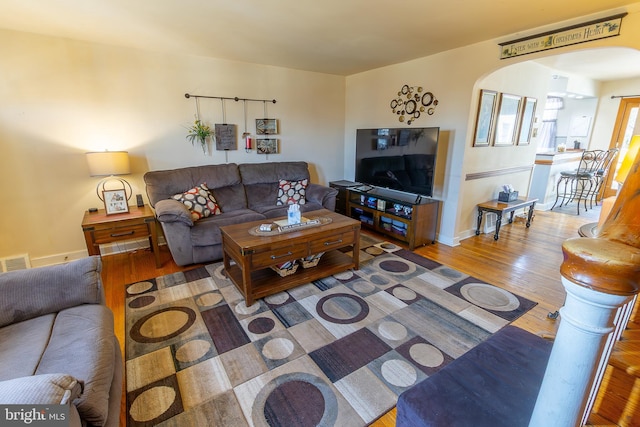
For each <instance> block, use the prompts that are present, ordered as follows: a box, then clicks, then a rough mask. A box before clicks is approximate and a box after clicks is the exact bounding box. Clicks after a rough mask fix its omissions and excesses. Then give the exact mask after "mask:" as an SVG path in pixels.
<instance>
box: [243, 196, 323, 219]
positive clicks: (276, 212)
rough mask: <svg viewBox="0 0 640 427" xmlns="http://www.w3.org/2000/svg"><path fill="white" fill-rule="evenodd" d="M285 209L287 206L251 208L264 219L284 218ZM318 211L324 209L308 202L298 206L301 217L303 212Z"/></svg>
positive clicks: (319, 205)
mask: <svg viewBox="0 0 640 427" xmlns="http://www.w3.org/2000/svg"><path fill="white" fill-rule="evenodd" d="M287 209H288V206H287V205H280V206H278V205H275V206H274V205H266V206H255V207H254V208H253V210H255V211H256V212H259V213H261V214H262V215H264V216H265V217H266V218H278V217H286V216H287ZM318 209H324V206H322V205H321V204H319V203H316V202H310V201H308V200H307V203H305V204H304V205H300V211H301V212H302V214H303V216H304V213H305V212H310V211H316V210H318Z"/></svg>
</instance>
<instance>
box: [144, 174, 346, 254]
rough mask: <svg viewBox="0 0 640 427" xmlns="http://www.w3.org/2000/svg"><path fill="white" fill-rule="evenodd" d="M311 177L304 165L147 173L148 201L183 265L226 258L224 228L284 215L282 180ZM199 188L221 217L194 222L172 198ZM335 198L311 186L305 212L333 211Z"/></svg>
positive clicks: (334, 192)
mask: <svg viewBox="0 0 640 427" xmlns="http://www.w3.org/2000/svg"><path fill="white" fill-rule="evenodd" d="M309 178H310V177H309V168H308V165H307V163H306V162H272V163H245V164H235V163H228V164H220V165H206V166H194V167H186V168H180V169H173V170H162V171H151V172H147V173H146V174H145V175H144V181H145V184H146V190H147V196H148V197H149V202H150V204H151V206H152V207H153V208H154V209H155V212H156V217H157V219H158V221H159V222H160V224H161V226H162V230H163V232H164V236H165V239H166V241H167V245H168V246H169V250H170V251H171V255H172V256H173V259H174V261H175V262H176V264H178V265H180V266H184V265H188V264H195V263H204V262H210V261H216V260H220V259H222V236H221V234H220V227H221V226H225V225H230V224H239V223H243V222H248V221H257V220H262V219H267V218H275V217H279V216H286V212H287V205H277V204H276V201H277V196H278V189H279V182H280V180H290V181H300V180H304V179H307V180H309ZM201 184H206V186H207V187H208V189H209V190H210V192H211V194H212V195H213V196H214V197H215V200H216V202H217V203H218V205H219V207H220V210H221V213H220V214H219V215H212V216H208V217H206V218H202V219H199V220H197V221H194V220H193V218H192V216H191V213H190V211H189V209H188V208H187V207H186V206H185V204H184V203H182V202H180V201H177V200H173V199H172V196H174V195H176V194H179V193H182V192H184V191H187V190H189V189H191V188H193V187H195V186H197V185H201ZM337 194H338V191H337V190H335V189H333V188H330V187H327V186H324V185H320V184H313V183H310V182H309V184H308V185H307V187H306V196H305V204H302V205H301V211H302V212H303V213H304V212H309V211H313V210H317V209H322V208H324V209H328V210H331V211H333V210H334V209H335V204H336V195H337Z"/></svg>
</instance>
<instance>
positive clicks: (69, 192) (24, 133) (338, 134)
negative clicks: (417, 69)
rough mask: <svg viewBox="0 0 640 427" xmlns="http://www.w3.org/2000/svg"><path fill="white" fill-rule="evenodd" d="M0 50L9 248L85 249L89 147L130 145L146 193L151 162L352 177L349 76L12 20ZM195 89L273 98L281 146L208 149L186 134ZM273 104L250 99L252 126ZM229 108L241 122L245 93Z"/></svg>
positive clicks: (1, 240) (4, 225)
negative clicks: (36, 28) (139, 46)
mask: <svg viewBox="0 0 640 427" xmlns="http://www.w3.org/2000/svg"><path fill="white" fill-rule="evenodd" d="M0 51H1V52H2V55H0V75H2V78H1V79H0V99H2V103H0V147H2V150H1V151H0V194H2V195H3V203H2V212H1V213H0V236H1V237H0V257H5V256H13V255H15V254H21V253H28V254H29V255H30V257H31V259H32V263H33V264H34V265H38V264H47V263H52V262H56V261H61V260H63V259H64V257H69V259H72V258H75V257H79V256H84V255H86V247H85V243H84V238H83V234H82V230H81V226H80V223H81V221H82V216H83V214H84V211H85V210H86V209H87V208H89V207H91V206H100V205H101V202H100V200H99V199H98V198H97V197H96V194H95V186H96V184H97V183H98V181H99V178H91V177H89V171H88V166H87V164H86V161H85V158H84V153H85V152H86V151H93V150H104V149H109V150H128V151H129V154H130V157H131V161H132V169H133V173H132V174H131V175H129V176H126V177H125V178H126V179H127V180H128V181H129V182H130V183H131V184H132V186H133V192H134V194H135V193H142V194H144V197H145V200H146V194H145V191H144V183H143V181H142V175H143V174H144V172H146V171H148V170H152V169H166V168H177V167H182V166H190V165H202V164H217V163H225V162H227V161H228V162H235V163H243V162H261V161H288V160H304V161H307V162H309V163H310V167H311V173H312V180H313V181H314V182H319V183H325V184H326V183H327V182H328V181H330V180H335V179H342V177H343V163H344V161H343V153H344V150H343V135H344V117H345V113H344V99H345V88H344V78H343V77H340V76H334V75H326V74H319V73H310V72H303V71H296V70H291V69H285V68H278V67H271V66H263V65H255V64H246V63H237V62H230V61H223V60H216V59H208V58H201V57H195V56H180V55H165V54H157V53H152V52H143V51H137V50H132V49H124V48H116V47H109V46H104V45H98V44H91V43H83V42H77V41H71V40H66V39H59V38H52V37H45V36H37V35H31V34H26V33H19V32H13V31H0ZM187 92H188V93H191V94H199V95H213V96H229V97H235V96H238V97H241V98H256V99H273V98H275V99H276V100H277V103H276V104H268V105H267V112H268V115H269V117H270V118H277V119H278V120H279V123H280V135H279V136H278V137H279V138H280V150H281V152H280V154H277V155H268V156H265V155H258V154H256V151H255V150H254V151H253V152H251V153H250V154H247V153H245V151H244V149H243V146H240V147H239V148H241V149H239V150H237V151H229V152H227V154H228V155H227V156H225V153H223V152H213V154H212V155H211V156H205V155H203V153H202V150H201V149H200V148H199V147H192V146H191V144H190V143H189V142H187V141H186V139H185V135H186V129H185V127H186V126H188V125H189V124H190V123H192V121H193V120H194V115H195V111H196V110H195V100H194V99H186V98H185V97H184V94H185V93H187ZM263 107H264V105H263V104H262V103H248V104H247V109H248V120H249V124H248V129H249V131H250V132H252V133H255V119H256V118H263V116H264V109H263ZM226 111H227V112H226V119H227V122H228V123H234V124H237V125H238V133H239V134H242V132H243V131H244V119H243V109H242V103H241V102H238V103H236V102H234V101H228V102H227V108H226ZM201 118H202V119H203V120H204V121H206V122H208V123H210V124H214V123H222V108H221V103H220V101H219V100H215V101H214V100H202V101H201ZM254 137H255V135H254ZM131 203H132V204H135V199H133V200H132V201H131Z"/></svg>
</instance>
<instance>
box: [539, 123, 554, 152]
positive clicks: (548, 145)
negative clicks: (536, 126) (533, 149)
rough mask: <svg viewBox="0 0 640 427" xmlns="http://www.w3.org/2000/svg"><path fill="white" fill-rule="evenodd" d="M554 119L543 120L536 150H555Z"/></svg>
mask: <svg viewBox="0 0 640 427" xmlns="http://www.w3.org/2000/svg"><path fill="white" fill-rule="evenodd" d="M556 132H557V124H556V120H543V121H542V127H541V128H540V145H538V151H539V152H544V151H555V150H556Z"/></svg>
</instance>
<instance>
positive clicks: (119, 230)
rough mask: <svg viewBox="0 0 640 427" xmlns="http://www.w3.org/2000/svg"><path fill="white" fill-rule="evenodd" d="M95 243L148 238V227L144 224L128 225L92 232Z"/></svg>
mask: <svg viewBox="0 0 640 427" xmlns="http://www.w3.org/2000/svg"><path fill="white" fill-rule="evenodd" d="M93 236H94V237H93V238H94V241H95V243H97V244H102V243H109V242H115V241H118V240H129V239H135V238H143V237H148V236H149V227H147V225H146V224H140V225H130V226H127V227H112V228H106V229H99V230H94V231H93Z"/></svg>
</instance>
